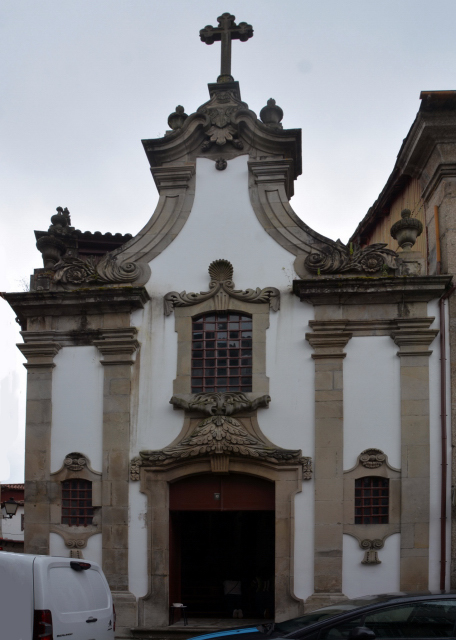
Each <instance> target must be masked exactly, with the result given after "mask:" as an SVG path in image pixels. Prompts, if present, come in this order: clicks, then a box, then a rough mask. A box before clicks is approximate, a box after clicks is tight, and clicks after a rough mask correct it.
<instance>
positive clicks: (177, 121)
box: [168, 104, 188, 131]
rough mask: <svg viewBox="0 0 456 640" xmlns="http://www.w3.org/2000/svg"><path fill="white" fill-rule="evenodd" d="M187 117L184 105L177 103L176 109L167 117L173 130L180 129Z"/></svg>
mask: <svg viewBox="0 0 456 640" xmlns="http://www.w3.org/2000/svg"><path fill="white" fill-rule="evenodd" d="M187 118H188V115H187V114H186V113H185V111H184V107H183V106H181V105H180V104H178V105H177V107H176V111H174V112H173V113H172V114H171V115H170V116H169V118H168V125H169V126H170V127H171V129H172V130H173V131H176V130H177V129H181V128H182V126H183V124H184V122H185V121H186V119H187Z"/></svg>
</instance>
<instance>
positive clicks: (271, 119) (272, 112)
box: [260, 98, 283, 129]
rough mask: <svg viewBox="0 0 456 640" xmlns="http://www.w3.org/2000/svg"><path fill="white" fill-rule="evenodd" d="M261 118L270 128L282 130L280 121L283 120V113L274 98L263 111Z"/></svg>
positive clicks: (270, 99)
mask: <svg viewBox="0 0 456 640" xmlns="http://www.w3.org/2000/svg"><path fill="white" fill-rule="evenodd" d="M260 118H261V121H262V122H263V123H264V124H266V125H268V126H269V127H273V128H274V129H281V128H282V125H281V124H280V121H281V120H282V118H283V111H282V109H281V108H280V107H279V106H278V105H277V104H276V101H275V100H274V98H269V100H268V103H267V105H266V106H265V107H263V108H262V109H261V111H260Z"/></svg>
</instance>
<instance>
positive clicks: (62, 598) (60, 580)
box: [49, 565, 109, 613]
mask: <svg viewBox="0 0 456 640" xmlns="http://www.w3.org/2000/svg"><path fill="white" fill-rule="evenodd" d="M49 582H50V591H51V595H52V601H53V602H55V606H56V608H57V610H58V611H59V612H60V613H73V612H75V611H93V610H97V609H106V608H107V607H108V606H109V599H108V593H107V587H106V583H105V582H104V580H103V578H102V577H101V574H100V573H99V572H98V571H95V569H88V570H87V571H74V570H73V569H71V568H70V567H69V566H68V565H66V566H64V567H51V568H50V570H49Z"/></svg>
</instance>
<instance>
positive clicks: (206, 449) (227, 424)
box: [130, 392, 312, 480]
mask: <svg viewBox="0 0 456 640" xmlns="http://www.w3.org/2000/svg"><path fill="white" fill-rule="evenodd" d="M270 400H271V398H270V397H269V396H266V395H265V396H261V397H260V398H257V399H255V400H249V399H248V398H247V397H246V395H245V394H244V393H241V392H226V393H201V394H198V395H197V396H196V397H195V400H194V401H192V402H187V401H186V400H184V399H182V398H179V397H177V396H173V397H172V398H171V400H170V403H171V404H173V405H174V406H176V407H178V408H180V409H185V410H186V411H188V412H200V413H201V412H203V413H205V414H207V415H208V416H209V417H208V418H204V419H203V420H202V421H201V422H199V423H198V424H197V426H196V427H195V429H194V430H193V432H192V433H191V434H190V436H188V437H187V438H185V439H184V440H182V441H181V442H179V443H178V444H176V445H175V446H173V447H165V448H164V449H160V450H157V451H141V452H140V454H139V455H140V457H137V458H134V459H133V460H132V463H131V468H130V477H131V479H132V480H139V471H140V467H150V466H166V465H169V464H172V463H174V462H177V461H179V460H181V461H184V460H186V459H189V458H190V459H191V458H195V457H211V456H233V455H234V456H241V457H248V458H254V459H257V460H262V461H265V462H270V463H273V464H282V465H283V464H301V465H302V467H303V479H305V480H309V479H310V478H311V474H312V462H311V459H310V458H305V457H302V455H301V450H289V449H281V448H274V447H271V446H270V445H269V444H267V443H266V442H262V441H261V440H260V439H259V438H257V437H256V436H254V435H252V434H251V433H249V432H248V431H247V429H246V428H245V427H244V426H243V425H242V424H241V423H240V422H239V421H238V420H236V419H235V418H233V417H232V415H233V414H234V413H238V412H240V411H254V410H255V409H257V408H258V407H265V406H268V404H269V402H270Z"/></svg>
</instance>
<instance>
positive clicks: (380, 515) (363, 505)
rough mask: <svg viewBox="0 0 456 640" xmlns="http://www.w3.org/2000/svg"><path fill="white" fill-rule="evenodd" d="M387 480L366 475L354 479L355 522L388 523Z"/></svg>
mask: <svg viewBox="0 0 456 640" xmlns="http://www.w3.org/2000/svg"><path fill="white" fill-rule="evenodd" d="M388 511H389V480H388V478H379V477H376V476H368V477H365V478H358V480H355V524H388Z"/></svg>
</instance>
